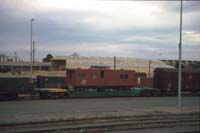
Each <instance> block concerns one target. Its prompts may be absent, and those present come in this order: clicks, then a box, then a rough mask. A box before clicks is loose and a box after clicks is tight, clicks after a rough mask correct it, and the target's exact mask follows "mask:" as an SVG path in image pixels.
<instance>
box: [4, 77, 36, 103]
mask: <svg viewBox="0 0 200 133" xmlns="http://www.w3.org/2000/svg"><path fill="white" fill-rule="evenodd" d="M34 88H35V79H33V78H32V77H22V76H4V77H0V100H15V99H17V98H18V94H19V93H23V94H25V93H34Z"/></svg>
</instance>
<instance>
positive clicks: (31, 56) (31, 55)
mask: <svg viewBox="0 0 200 133" xmlns="http://www.w3.org/2000/svg"><path fill="white" fill-rule="evenodd" d="M33 21H34V19H31V52H30V70H31V73H32V61H33V46H32V45H33V41H32V34H33V33H32V32H33V31H32V29H33V28H32V27H33Z"/></svg>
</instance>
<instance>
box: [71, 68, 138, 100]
mask: <svg viewBox="0 0 200 133" xmlns="http://www.w3.org/2000/svg"><path fill="white" fill-rule="evenodd" d="M136 80H137V79H136V76H135V71H133V70H123V69H121V70H111V69H109V68H108V67H102V66H101V67H100V66H92V67H91V68H90V69H67V84H68V85H69V88H70V89H69V90H68V95H69V97H112V96H133V95H134V94H133V92H132V91H131V88H133V87H134V86H136V84H137V83H136V82H137V81H136Z"/></svg>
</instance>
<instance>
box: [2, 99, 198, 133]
mask: <svg viewBox="0 0 200 133" xmlns="http://www.w3.org/2000/svg"><path fill="white" fill-rule="evenodd" d="M0 120H1V121H0V132H4V133H6V132H21V133H22V132H105V131H106V132H108V131H109V132H113V133H115V132H132V131H133V130H134V131H138V132H141V130H143V131H144V132H145V131H146V132H147V131H151V132H154V131H164V130H162V129H166V130H168V131H180V132H181V131H182V130H180V129H185V130H184V131H186V130H187V131H194V132H196V131H200V127H199V125H200V123H199V121H200V97H198V96H187V97H182V109H181V110H179V109H177V97H123V98H85V99H83V98H82V99H49V100H39V99H38V100H17V101H3V102H0Z"/></svg>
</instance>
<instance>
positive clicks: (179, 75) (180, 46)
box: [178, 0, 183, 109]
mask: <svg viewBox="0 0 200 133" xmlns="http://www.w3.org/2000/svg"><path fill="white" fill-rule="evenodd" d="M182 8H183V1H182V0H181V8H180V40H179V69H178V108H179V109H181V79H182V78H181V77H182V76H181V52H182Z"/></svg>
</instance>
